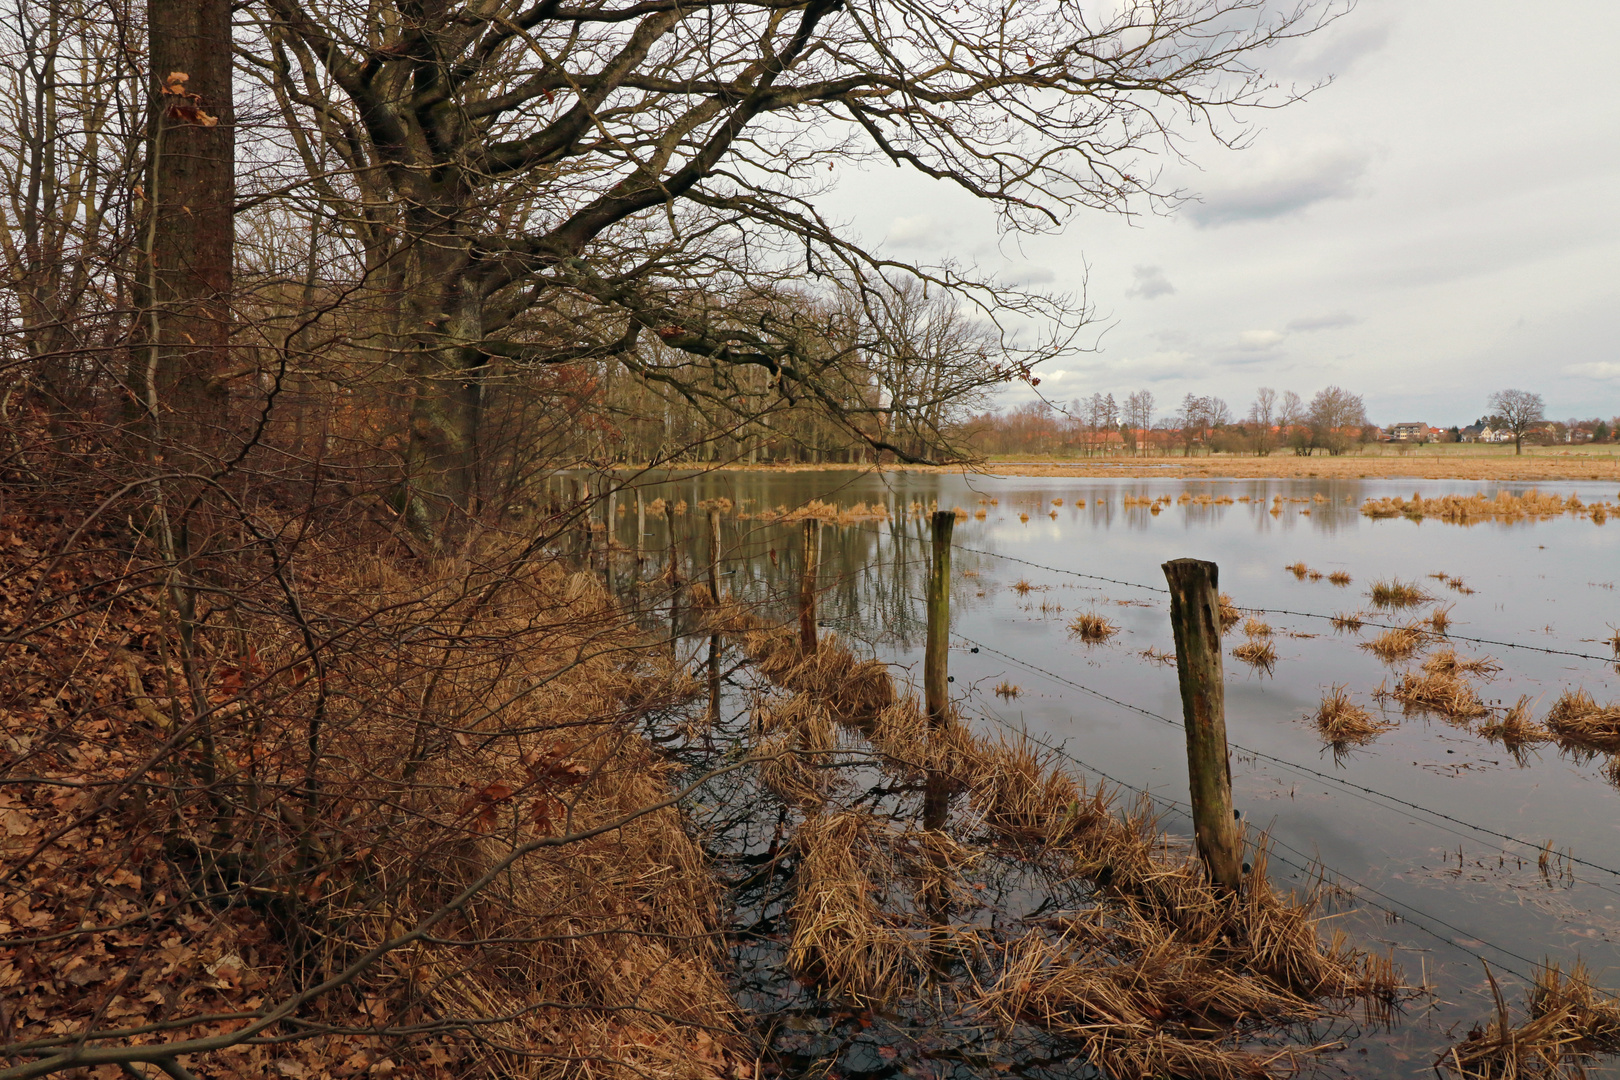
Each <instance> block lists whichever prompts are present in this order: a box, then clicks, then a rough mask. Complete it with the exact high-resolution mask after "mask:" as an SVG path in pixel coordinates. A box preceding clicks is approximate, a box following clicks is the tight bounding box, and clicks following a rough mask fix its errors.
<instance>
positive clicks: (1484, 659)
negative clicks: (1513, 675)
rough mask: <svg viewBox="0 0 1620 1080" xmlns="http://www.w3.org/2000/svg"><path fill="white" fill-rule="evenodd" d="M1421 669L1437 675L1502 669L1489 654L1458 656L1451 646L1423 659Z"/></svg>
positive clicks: (1488, 671) (1484, 672)
mask: <svg viewBox="0 0 1620 1080" xmlns="http://www.w3.org/2000/svg"><path fill="white" fill-rule="evenodd" d="M1423 670H1424V671H1428V672H1431V673H1434V674H1437V675H1486V676H1489V675H1494V674H1496V673H1497V672H1498V671H1501V670H1502V665H1501V664H1498V663H1497V662H1496V661H1495V660H1493V659H1492V658H1490V657H1489V656H1475V657H1466V656H1458V655H1457V650H1456V649H1453V648H1451V647H1449V646H1448V647H1446V648H1444V649H1441V650H1440V651H1439V652H1437V653H1435V654H1434V655H1433V656H1431V657H1429V658H1428V659H1427V660H1425V661H1423Z"/></svg>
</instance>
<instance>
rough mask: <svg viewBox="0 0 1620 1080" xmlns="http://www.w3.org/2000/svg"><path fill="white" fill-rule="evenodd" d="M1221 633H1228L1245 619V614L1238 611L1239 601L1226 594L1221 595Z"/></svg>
mask: <svg viewBox="0 0 1620 1080" xmlns="http://www.w3.org/2000/svg"><path fill="white" fill-rule="evenodd" d="M1219 600H1220V615H1221V633H1223V634H1224V633H1226V632H1227V631H1228V630H1230V629H1232V627H1234V626H1236V625H1237V624H1238V620H1240V619H1242V618H1243V612H1241V611H1239V610H1238V606H1237V601H1235V600H1233V599H1232V598H1231V597H1230V596H1228V595H1226V594H1225V593H1221V594H1220V598H1219Z"/></svg>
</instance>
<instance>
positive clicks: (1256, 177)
mask: <svg viewBox="0 0 1620 1080" xmlns="http://www.w3.org/2000/svg"><path fill="white" fill-rule="evenodd" d="M1244 153H1245V154H1246V155H1251V156H1250V157H1248V158H1247V159H1246V160H1244V161H1243V162H1242V163H1241V165H1240V166H1239V169H1237V170H1234V175H1233V176H1232V178H1231V179H1230V180H1228V181H1226V182H1225V183H1216V184H1215V185H1213V186H1211V187H1210V188H1208V189H1207V190H1205V191H1204V192H1203V194H1202V196H1201V198H1200V201H1199V202H1196V203H1193V204H1191V205H1190V206H1189V207H1188V208H1187V210H1186V214H1187V216H1188V217H1189V218H1191V219H1192V222H1193V224H1194V225H1197V226H1199V227H1201V228H1213V227H1216V226H1220V225H1232V224H1236V223H1240V222H1245V221H1269V220H1271V219H1273V218H1280V217H1285V216H1287V215H1289V214H1292V213H1295V212H1297V211H1299V210H1303V209H1305V208H1306V207H1307V206H1310V205H1312V204H1314V203H1319V202H1322V201H1324V200H1326V199H1342V198H1346V197H1348V196H1350V195H1352V194H1354V192H1355V188H1356V182H1357V181H1358V180H1360V179H1361V176H1362V174H1363V173H1365V172H1366V171H1367V154H1366V152H1365V151H1363V150H1358V149H1356V148H1354V147H1350V146H1344V145H1337V146H1335V145H1318V146H1316V147H1308V146H1307V147H1300V146H1296V147H1293V148H1290V149H1289V150H1287V151H1274V152H1271V153H1268V154H1265V153H1258V152H1256V151H1254V150H1247V151H1244Z"/></svg>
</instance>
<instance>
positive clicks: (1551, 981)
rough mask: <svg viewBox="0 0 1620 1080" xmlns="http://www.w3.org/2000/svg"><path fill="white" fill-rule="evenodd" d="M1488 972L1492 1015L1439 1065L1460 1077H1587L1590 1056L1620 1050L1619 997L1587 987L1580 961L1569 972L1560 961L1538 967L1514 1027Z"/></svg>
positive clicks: (1448, 1051) (1496, 1079)
mask: <svg viewBox="0 0 1620 1080" xmlns="http://www.w3.org/2000/svg"><path fill="white" fill-rule="evenodd" d="M1486 974H1487V976H1488V977H1489V980H1490V986H1491V993H1492V995H1493V997H1494V998H1495V1001H1496V1014H1495V1015H1494V1016H1492V1017H1490V1018H1488V1019H1487V1020H1486V1021H1485V1022H1484V1023H1483V1024H1475V1025H1474V1027H1473V1028H1472V1029H1471V1030H1470V1031H1469V1033H1468V1035H1467V1037H1466V1038H1464V1039H1463V1040H1462V1041H1461V1042H1458V1043H1456V1044H1454V1045H1453V1046H1450V1047H1448V1048H1446V1049H1445V1050H1443V1051H1442V1052H1441V1053H1440V1055H1439V1057H1438V1058H1436V1060H1435V1063H1434V1064H1435V1066H1436V1070H1437V1071H1438V1070H1440V1069H1444V1070H1445V1071H1446V1072H1448V1073H1450V1074H1451V1075H1453V1076H1456V1077H1459V1078H1463V1080H1530V1078H1532V1077H1539V1078H1545V1080H1576V1078H1584V1077H1586V1076H1588V1075H1589V1073H1588V1069H1589V1068H1590V1067H1591V1065H1592V1064H1593V1061H1592V1058H1593V1057H1594V1056H1595V1055H1598V1054H1612V1053H1615V1052H1617V1051H1620V1001H1617V1000H1616V999H1615V998H1613V997H1611V996H1609V995H1608V994H1605V993H1602V992H1601V991H1598V990H1596V989H1594V988H1593V986H1592V980H1591V975H1590V974H1589V972H1588V971H1587V969H1586V965H1585V963H1584V962H1583V961H1581V960H1576V961H1575V964H1574V966H1573V967H1571V968H1570V971H1569V974H1568V975H1567V976H1566V975H1564V974H1563V972H1562V971H1561V970H1560V967H1559V965H1558V964H1547V965H1545V966H1543V967H1540V968H1538V969H1537V970H1536V973H1535V978H1534V981H1533V982H1532V984H1531V986H1530V989H1529V991H1528V993H1527V995H1526V997H1527V998H1528V1001H1527V1003H1526V1006H1527V1007H1526V1009H1525V1013H1526V1016H1525V1019H1524V1021H1523V1022H1522V1023H1520V1024H1517V1025H1515V1024H1513V1022H1512V1019H1511V1013H1510V1011H1509V1009H1508V1005H1507V1001H1506V1000H1505V999H1504V998H1503V996H1502V990H1501V987H1500V986H1498V985H1497V982H1496V976H1495V975H1493V974H1491V973H1490V971H1489V969H1488V968H1487V970H1486Z"/></svg>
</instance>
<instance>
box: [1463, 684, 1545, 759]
mask: <svg viewBox="0 0 1620 1080" xmlns="http://www.w3.org/2000/svg"><path fill="white" fill-rule="evenodd" d="M1479 734H1480V736H1481V737H1482V738H1486V739H1489V740H1491V741H1492V742H1499V743H1501V744H1502V745H1503V746H1505V747H1507V748H1508V749H1509V750H1511V751H1517V750H1518V749H1520V748H1521V747H1526V746H1534V745H1535V744H1536V743H1542V742H1546V741H1548V740H1549V739H1551V738H1552V732H1550V731H1548V730H1547V729H1546V728H1544V727H1542V726H1541V725H1540V724H1538V723H1536V721H1535V716H1534V715H1533V714H1532V712H1531V702H1530V696H1529V695H1528V694H1524V695H1521V696H1520V697H1519V700H1518V701H1516V702H1514V703H1513V705H1512V706H1511V707H1510V708H1509V709H1508V710H1507V711H1506V712H1504V713H1503V714H1502V716H1501V718H1500V719H1496V718H1493V719H1491V720H1487V721H1486V722H1485V723H1483V724H1481V725H1480V726H1479Z"/></svg>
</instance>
